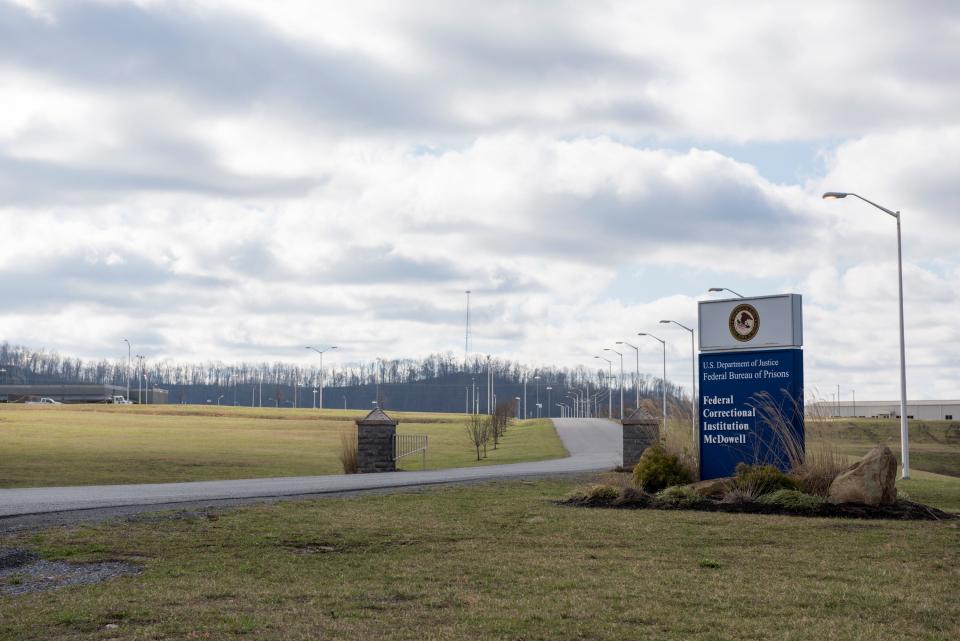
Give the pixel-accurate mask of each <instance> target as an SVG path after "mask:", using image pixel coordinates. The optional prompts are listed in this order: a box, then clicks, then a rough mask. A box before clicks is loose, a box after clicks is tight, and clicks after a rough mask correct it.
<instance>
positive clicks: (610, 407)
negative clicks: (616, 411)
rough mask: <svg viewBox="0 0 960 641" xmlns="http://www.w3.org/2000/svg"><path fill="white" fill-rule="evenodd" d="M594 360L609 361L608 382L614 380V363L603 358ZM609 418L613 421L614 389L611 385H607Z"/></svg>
mask: <svg viewBox="0 0 960 641" xmlns="http://www.w3.org/2000/svg"><path fill="white" fill-rule="evenodd" d="M594 358H599V359H600V360H601V361H607V380H610V379H612V378H613V361H611V360H610V359H609V358H604V357H603V356H594ZM607 418H609V419H610V420H613V388H612V387H610V384H609V383H608V384H607Z"/></svg>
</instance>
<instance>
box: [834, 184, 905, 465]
mask: <svg viewBox="0 0 960 641" xmlns="http://www.w3.org/2000/svg"><path fill="white" fill-rule="evenodd" d="M847 196H853V197H855V198H859V199H860V200H862V201H863V202H865V203H867V204H868V205H873V206H874V207H876V208H877V209H879V210H880V211H882V212H883V213H885V214H889V215H890V216H893V217H894V218H895V219H896V221H897V280H898V283H899V287H900V455H901V458H902V459H903V469H902V474H901V478H904V479H908V478H910V434H909V432H908V431H907V363H906V360H907V359H906V347H905V346H904V337H903V245H902V242H901V240H900V212H899V211H891V210H889V209H887V208H886V207H882V206H880V205H878V204H877V203H875V202H873V201H872V200H867V199H866V198H864V197H863V196H860V195H859V194H854V193H853V192H844V191H828V192H826V193H825V194H823V198H824V200H835V199H837V198H846V197H847Z"/></svg>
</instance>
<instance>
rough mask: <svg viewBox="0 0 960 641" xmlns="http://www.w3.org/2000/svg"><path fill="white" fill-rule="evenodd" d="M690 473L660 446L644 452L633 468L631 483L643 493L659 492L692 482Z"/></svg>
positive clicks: (676, 457)
mask: <svg viewBox="0 0 960 641" xmlns="http://www.w3.org/2000/svg"><path fill="white" fill-rule="evenodd" d="M692 481H693V479H692V478H691V477H690V472H689V471H688V470H687V468H686V466H684V465H683V463H682V462H681V460H680V457H679V456H676V455H675V454H670V453H669V452H667V450H666V449H665V448H664V447H663V446H662V445H659V444H658V445H653V446H652V447H648V448H647V449H646V450H644V452H643V454H642V455H641V456H640V461H639V462H638V463H637V465H636V467H634V468H633V483H634V485H636V486H637V487H639V488H640V489H641V490H643V491H645V492H651V493H652V492H659V491H660V490H662V489H664V488H668V487H670V486H673V485H686V484H687V483H690V482H692Z"/></svg>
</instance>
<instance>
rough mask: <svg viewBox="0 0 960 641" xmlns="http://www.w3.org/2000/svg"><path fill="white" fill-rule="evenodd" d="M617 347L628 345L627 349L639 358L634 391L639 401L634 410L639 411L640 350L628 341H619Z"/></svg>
mask: <svg viewBox="0 0 960 641" xmlns="http://www.w3.org/2000/svg"><path fill="white" fill-rule="evenodd" d="M617 345H626V346H627V347H629V348H630V349H632V350H633V351H634V352H635V353H636V357H637V372H636V376H637V378H636V381H635V382H634V390H635V391H636V393H637V399H636V401H635V406H634V409H638V408H639V407H640V348H639V347H637V346H636V345H631V344H630V343H628V342H627V341H617Z"/></svg>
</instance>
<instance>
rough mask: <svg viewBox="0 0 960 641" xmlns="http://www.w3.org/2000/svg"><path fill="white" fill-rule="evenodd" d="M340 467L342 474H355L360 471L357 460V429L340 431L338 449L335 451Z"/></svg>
mask: <svg viewBox="0 0 960 641" xmlns="http://www.w3.org/2000/svg"><path fill="white" fill-rule="evenodd" d="M337 458H338V459H340V467H341V468H342V469H343V473H344V474H356V473H357V472H359V471H360V464H359V462H358V461H357V430H356V429H352V430H351V429H347V430H343V431H341V432H340V451H339V452H337Z"/></svg>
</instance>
